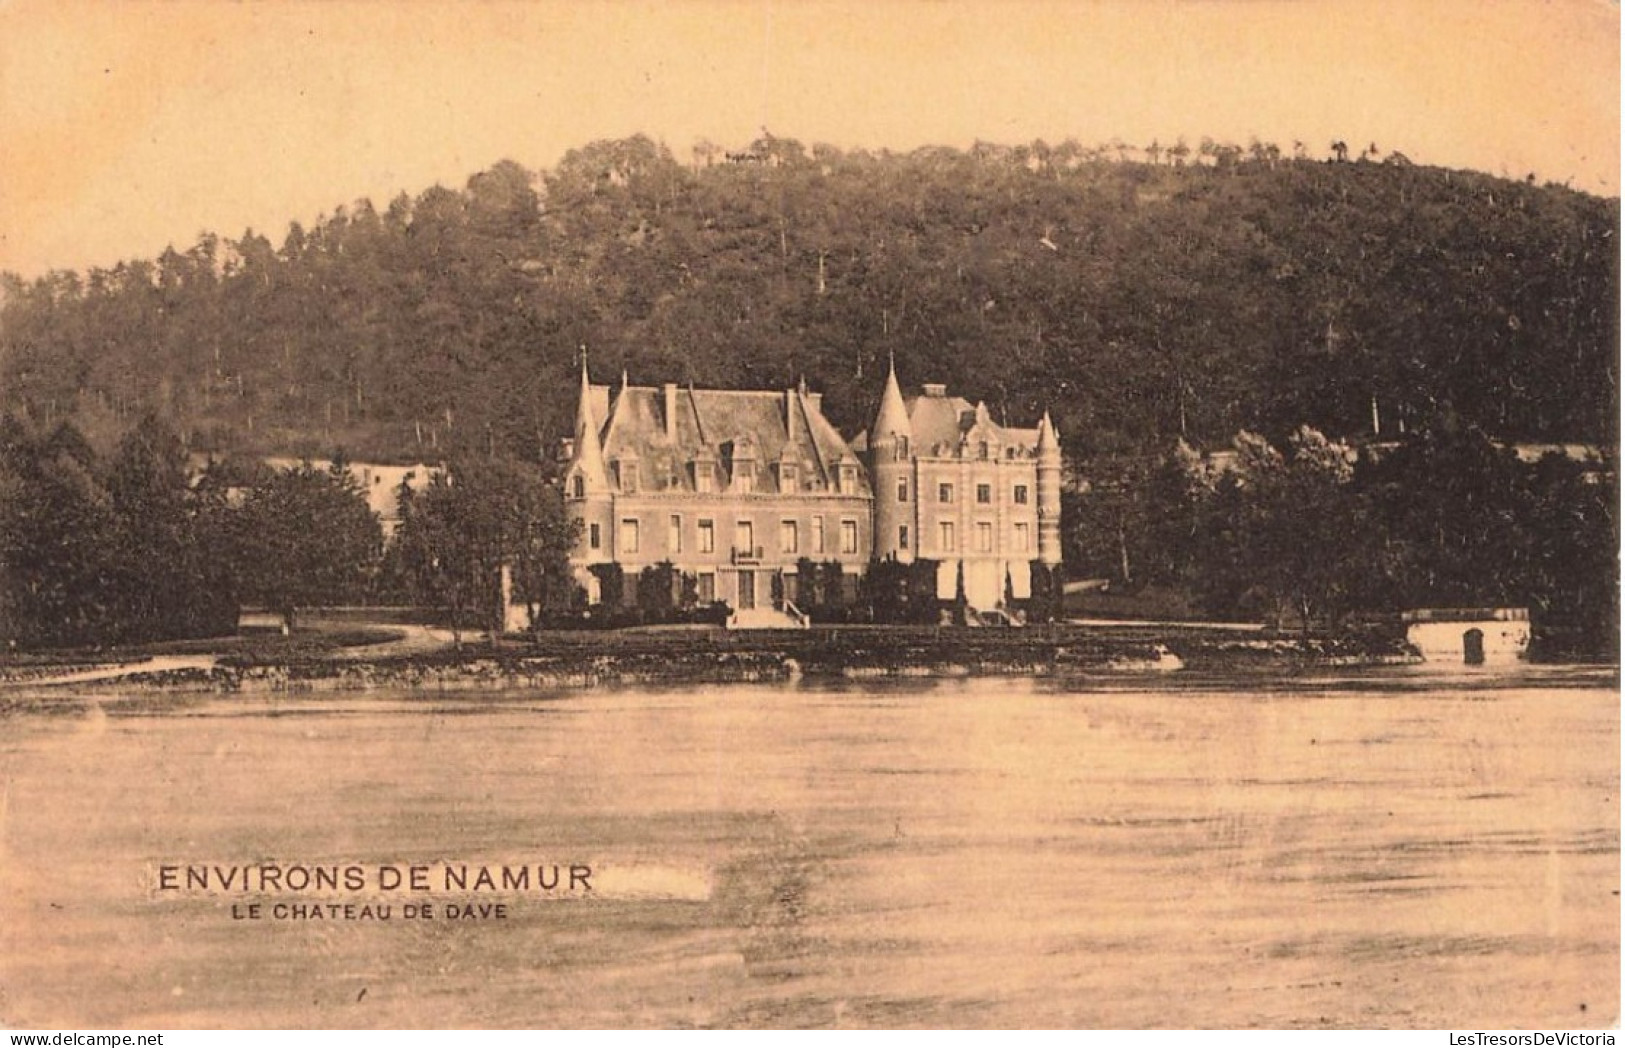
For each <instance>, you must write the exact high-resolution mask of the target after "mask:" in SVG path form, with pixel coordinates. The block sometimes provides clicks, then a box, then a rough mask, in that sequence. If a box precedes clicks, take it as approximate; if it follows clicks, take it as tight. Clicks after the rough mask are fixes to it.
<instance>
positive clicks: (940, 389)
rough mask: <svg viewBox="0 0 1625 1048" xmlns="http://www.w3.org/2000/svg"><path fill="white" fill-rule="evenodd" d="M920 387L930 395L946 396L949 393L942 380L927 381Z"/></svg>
mask: <svg viewBox="0 0 1625 1048" xmlns="http://www.w3.org/2000/svg"><path fill="white" fill-rule="evenodd" d="M920 388H921V389H923V390H924V391H925V395H926V396H928V397H945V396H947V395H948V387H947V386H946V385H944V384H943V383H941V382H927V383H926V384H925V385H923V386H921V387H920Z"/></svg>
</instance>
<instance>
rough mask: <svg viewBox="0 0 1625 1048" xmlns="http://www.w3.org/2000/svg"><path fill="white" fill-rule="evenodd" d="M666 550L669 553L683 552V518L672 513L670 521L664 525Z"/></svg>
mask: <svg viewBox="0 0 1625 1048" xmlns="http://www.w3.org/2000/svg"><path fill="white" fill-rule="evenodd" d="M666 550H667V552H669V553H681V552H683V518H682V516H681V515H679V514H676V513H673V514H672V515H671V522H670V523H669V524H667V525H666Z"/></svg>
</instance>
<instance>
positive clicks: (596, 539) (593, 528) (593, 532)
mask: <svg viewBox="0 0 1625 1048" xmlns="http://www.w3.org/2000/svg"><path fill="white" fill-rule="evenodd" d="M587 545H588V546H589V547H590V548H592V549H603V548H604V533H603V532H602V531H601V530H600V529H599V527H598V525H596V524H589V525H587Z"/></svg>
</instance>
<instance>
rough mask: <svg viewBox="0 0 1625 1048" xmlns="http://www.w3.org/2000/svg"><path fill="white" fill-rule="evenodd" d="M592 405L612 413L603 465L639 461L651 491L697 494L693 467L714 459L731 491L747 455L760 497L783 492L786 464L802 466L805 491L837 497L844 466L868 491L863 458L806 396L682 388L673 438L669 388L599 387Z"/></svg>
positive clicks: (605, 432) (799, 392)
mask: <svg viewBox="0 0 1625 1048" xmlns="http://www.w3.org/2000/svg"><path fill="white" fill-rule="evenodd" d="M591 400H592V402H593V404H594V407H595V414H596V408H597V406H598V405H600V404H601V405H603V409H604V412H605V413H604V415H598V416H597V417H601V418H607V423H606V425H605V427H604V430H603V449H604V459H605V460H606V461H608V462H611V463H613V462H616V461H617V460H619V461H636V462H637V463H638V471H639V477H640V482H641V486H642V488H643V489H644V490H646V491H693V490H694V477H693V474H692V473H691V472H690V468H689V467H690V464H691V463H694V462H696V461H705V460H707V459H709V460H711V461H713V462H715V463H717V464H718V465H719V466H720V467H721V469H722V471H723V474H722V477H721V478H720V479H719V484H726V483H727V478H728V477H730V476H731V475H732V473H733V471H734V469H735V468H736V465H735V464H736V462H738V461H739V460H740V458H741V457H742V456H743V455H744V454H746V453H748V454H750V456H751V459H752V460H753V462H754V474H755V475H754V489H755V490H756V491H763V492H773V491H777V490H779V486H778V469H777V467H778V464H779V462H780V461H781V460H782V461H789V462H792V463H795V464H796V465H798V466H800V467H801V468H800V469H799V470H798V471H797V485H796V487H797V490H799V491H833V490H834V489H835V482H836V475H835V467H836V464H837V463H839V462H841V461H845V462H848V463H851V464H853V465H856V466H858V470H857V475H858V479H859V491H860V492H867V491H868V486H867V479H866V477H865V476H864V471H863V469H862V466H861V463H860V462H859V460H858V458H857V456H856V455H855V454H854V453H853V451H852V449H851V448H850V447H848V446H847V443H846V441H845V440H843V439H842V438H841V435H840V434H839V433H837V432H836V430H835V427H834V426H832V425H830V423H829V420H828V419H826V418H824V415H823V412H822V411H821V410H820V409H819V407H818V406H817V405H816V403H815V398H813V397H811V396H809V395H808V394H807V393H806V392H805V391H802V390H787V391H783V392H773V391H768V390H724V389H699V390H696V389H686V388H678V389H677V390H676V397H675V400H676V411H675V416H676V425H675V426H674V427H673V430H672V432H671V433H669V434H668V432H667V426H666V393H665V390H664V389H663V388H660V387H653V386H625V387H622V388H620V389H616V390H613V391H612V390H611V389H610V388H609V387H608V386H593V387H592V389H591ZM719 490H720V489H719Z"/></svg>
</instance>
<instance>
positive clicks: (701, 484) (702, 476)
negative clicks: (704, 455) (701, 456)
mask: <svg viewBox="0 0 1625 1048" xmlns="http://www.w3.org/2000/svg"><path fill="white" fill-rule="evenodd" d="M715 476H716V471H715V468H714V467H713V466H712V465H711V463H710V462H707V461H704V460H701V461H697V462H695V463H694V490H695V491H697V492H699V493H700V494H702V495H703V494H707V493H709V492H710V491H711V488H712V485H713V483H714V480H713V478H714V477H715Z"/></svg>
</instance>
